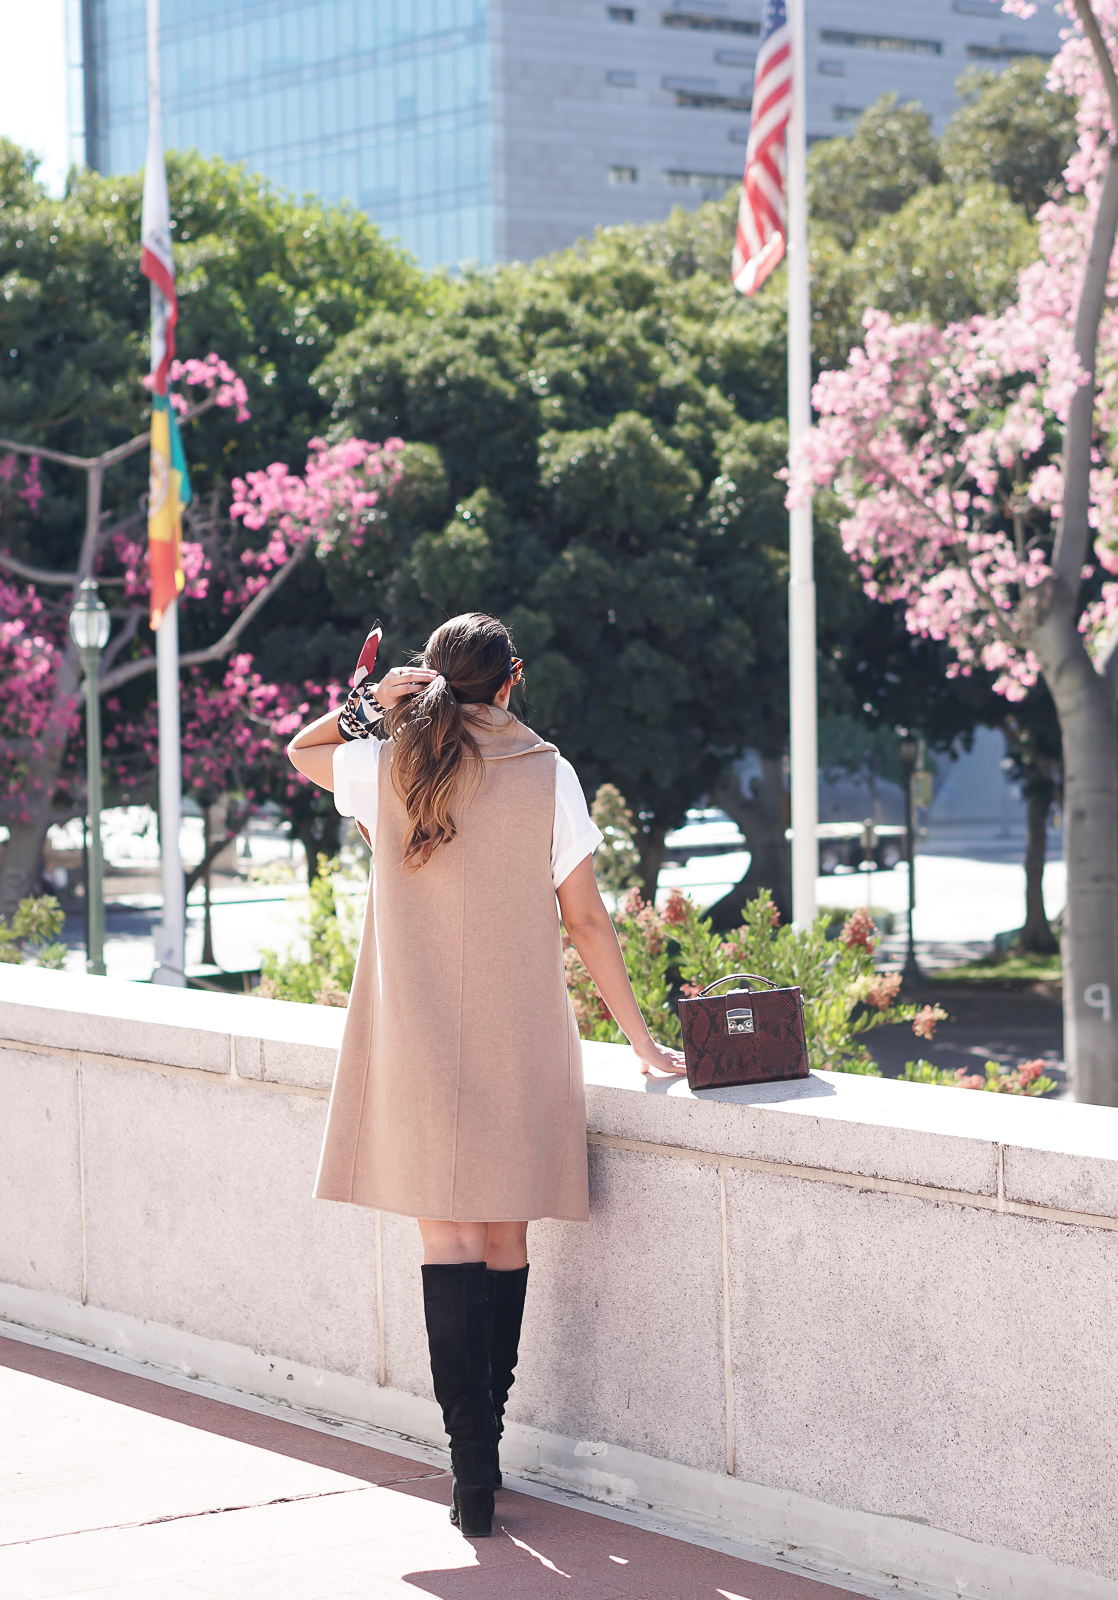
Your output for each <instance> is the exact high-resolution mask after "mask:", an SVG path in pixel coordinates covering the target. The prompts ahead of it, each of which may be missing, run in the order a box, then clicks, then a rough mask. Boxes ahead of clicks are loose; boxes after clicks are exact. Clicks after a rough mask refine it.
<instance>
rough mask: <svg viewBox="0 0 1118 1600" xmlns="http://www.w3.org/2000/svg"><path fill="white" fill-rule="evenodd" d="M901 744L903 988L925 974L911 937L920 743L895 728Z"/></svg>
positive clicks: (899, 753)
mask: <svg viewBox="0 0 1118 1600" xmlns="http://www.w3.org/2000/svg"><path fill="white" fill-rule="evenodd" d="M897 732H898V733H899V734H900V736H901V742H900V745H899V746H898V749H897V754H898V756H899V757H900V762H901V770H902V771H903V773H904V824H905V855H906V856H907V858H908V950H907V952H906V954H905V958H904V969H903V971H902V973H901V982H902V984H903V985H904V987H905V988H906V989H908V988H912V987H914V986H915V985H916V984H918V983H922V982H923V979H924V974H923V973H922V972H921V971H920V963H919V962H918V961H917V959H916V941H915V938H914V937H913V928H912V921H913V912H914V911H915V910H916V811H915V807H914V806H913V803H912V775H913V773H914V772H915V771H916V761H917V757H918V756H919V754H920V745H919V742H918V741H917V740H916V739H915V738H914V737H913V735H912V734H911V733H909V732H908V730H907V729H906V728H898V729H897Z"/></svg>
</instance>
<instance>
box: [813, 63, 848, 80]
mask: <svg viewBox="0 0 1118 1600" xmlns="http://www.w3.org/2000/svg"><path fill="white" fill-rule="evenodd" d="M819 70H820V72H821V73H822V74H823V76H824V77H825V78H845V77H846V62H845V61H834V60H830V61H821V62H820V63H819Z"/></svg>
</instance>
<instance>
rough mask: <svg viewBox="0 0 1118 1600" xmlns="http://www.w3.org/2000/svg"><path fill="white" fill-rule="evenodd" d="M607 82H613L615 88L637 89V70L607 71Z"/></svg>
mask: <svg viewBox="0 0 1118 1600" xmlns="http://www.w3.org/2000/svg"><path fill="white" fill-rule="evenodd" d="M606 82H607V83H612V84H613V86H614V88H615V89H635V88H636V86H637V75H636V73H635V72H607V73H606Z"/></svg>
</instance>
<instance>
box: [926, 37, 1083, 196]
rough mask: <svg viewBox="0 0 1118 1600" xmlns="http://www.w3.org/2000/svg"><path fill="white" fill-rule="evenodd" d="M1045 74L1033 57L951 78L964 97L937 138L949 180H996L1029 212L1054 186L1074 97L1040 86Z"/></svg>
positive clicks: (1066, 152)
mask: <svg viewBox="0 0 1118 1600" xmlns="http://www.w3.org/2000/svg"><path fill="white" fill-rule="evenodd" d="M1047 74H1048V63H1047V61H1045V60H1043V59H1042V58H1041V57H1040V56H1023V57H1022V58H1021V60H1019V61H1013V62H1011V63H1010V65H1009V66H1008V67H1006V68H1005V69H1004V70H1003V71H1002V72H992V71H990V70H989V69H983V68H979V67H969V68H968V69H967V71H966V72H964V73H963V75H962V77H961V78H960V79H959V80H958V82H957V83H956V85H955V87H956V90H957V92H958V94H959V96H960V98H961V99H962V100H963V102H964V104H963V105H962V106H960V108H959V110H958V111H956V112H955V114H954V116H953V117H952V118H951V121H950V122H949V123H948V125H947V129H946V131H945V133H944V136H943V138H942V140H941V141H940V158H941V160H942V162H943V170H944V172H945V174H946V175H947V177H948V178H949V179H950V181H951V182H952V183H954V184H956V185H958V186H959V187H960V188H965V187H968V186H969V185H971V184H974V183H983V182H991V183H997V184H1000V185H1001V186H1002V187H1003V188H1004V189H1006V190H1007V191H1008V193H1009V195H1010V198H1011V199H1012V200H1013V201H1014V202H1015V203H1016V204H1017V205H1019V206H1021V207H1022V208H1023V209H1024V210H1025V212H1026V213H1027V214H1028V216H1029V217H1030V218H1032V217H1035V216H1036V213H1037V211H1038V209H1039V208H1040V206H1041V205H1043V203H1044V202H1045V200H1048V199H1050V198H1051V197H1052V195H1053V193H1054V192H1055V190H1056V189H1057V188H1058V187H1059V186H1060V183H1061V179H1062V176H1063V171H1064V168H1065V167H1066V166H1067V164H1068V160H1069V158H1070V157H1071V154H1072V151H1073V150H1074V149H1075V138H1076V133H1075V101H1074V100H1073V99H1072V98H1071V96H1070V95H1066V94H1063V93H1062V92H1061V91H1060V90H1058V89H1057V90H1054V89H1047V88H1045V78H1046V77H1047Z"/></svg>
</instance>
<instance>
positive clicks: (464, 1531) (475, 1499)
mask: <svg viewBox="0 0 1118 1600" xmlns="http://www.w3.org/2000/svg"><path fill="white" fill-rule="evenodd" d="M454 1509H455V1510H456V1511H457V1512H458V1531H459V1533H460V1534H461V1535H462V1537H463V1538H464V1539H488V1537H489V1535H490V1534H491V1533H492V1532H493V1490H492V1489H467V1488H464V1487H463V1486H462V1485H461V1484H456V1485H455V1488H454Z"/></svg>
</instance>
